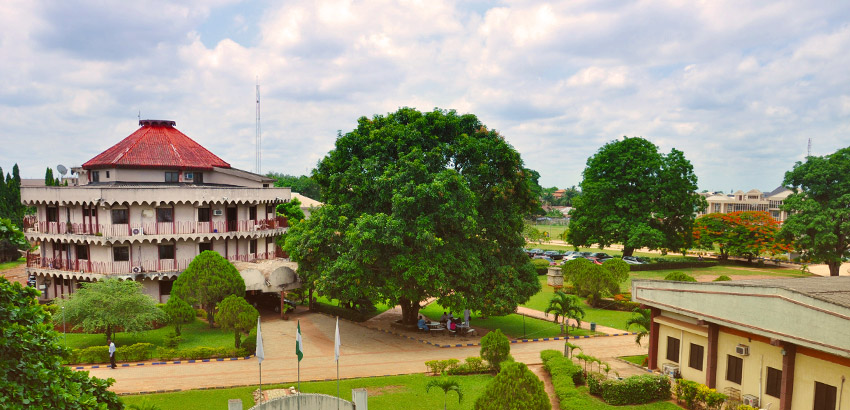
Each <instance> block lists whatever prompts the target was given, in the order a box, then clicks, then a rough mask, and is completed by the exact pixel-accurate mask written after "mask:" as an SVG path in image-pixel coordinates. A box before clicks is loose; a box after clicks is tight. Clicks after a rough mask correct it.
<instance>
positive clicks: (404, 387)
mask: <svg viewBox="0 0 850 410" xmlns="http://www.w3.org/2000/svg"><path fill="white" fill-rule="evenodd" d="M452 377H453V378H454V379H456V380H457V381H458V383H459V384H460V388H461V391H463V396H464V399H463V401H462V402H461V403H458V401H457V396H456V395H455V394H454V393H449V397H448V408H449V409H472V407H473V404H474V403H475V399H477V398H478V396H480V395H481V393H482V392H483V391H484V388H485V387H486V385H487V383H488V382H489V381H490V380H491V379H492V378H493V376H490V375H471V376H452ZM432 378H433V377H431V376H425V375H422V374H413V375H405V376H389V377H374V378H363V379H350V380H340V383H339V384H340V387H339V389H340V390H339V391H340V396H341V397H342V398H343V399H346V400H351V389H357V388H365V389H367V390H368V391H369V409H372V410H396V409H404V408H416V409H438V408H440V407H441V406H443V401H444V398H445V396H444V394H443V391H442V390H440V389H439V388H438V389H431V391H430V392H426V388H425V385H426V384H427V383H428V381H429V380H431V379H432ZM294 385H295V382H291V383H285V384H278V385H268V386H263V389H264V390H269V389H275V388H289V386H294ZM256 388H257V387H256V386H254V387H237V388H233V389H220V390H191V391H185V392H177V393H161V394H145V395H137V396H122V397H121V400H123V401H124V404H126V405H130V404H139V403H141V402H142V401H143V400H147V402H148V403H151V404H155V405H157V406H159V407H160V408H161V409H162V410H171V409H174V410H177V409H180V410H184V409H185V410H194V409H197V410H206V409H219V408H221V409H223V408H225V407H226V406H227V400H228V399H242V407H243V408H245V409H248V408H250V407H251V406H253V405H254V400H253V399H252V398H251V391H253V390H255V389H256ZM301 390H302V391H303V392H304V393H323V394H328V395H332V396H336V381H330V382H303V383H301Z"/></svg>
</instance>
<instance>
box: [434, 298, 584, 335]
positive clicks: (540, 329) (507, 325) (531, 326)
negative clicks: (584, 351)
mask: <svg viewBox="0 0 850 410" xmlns="http://www.w3.org/2000/svg"><path fill="white" fill-rule="evenodd" d="M443 311H444V310H443V308H442V307H441V306H440V305H438V304H436V303H431V304H430V305H428V306H426V307H425V308H424V309H422V310H420V311H419V313H420V314H422V315H425V316H426V317H428V318H430V319H431V320H434V321H437V320H440V316H442V315H443ZM469 322H470V325H471V326H472V327H473V328H475V327H481V328H485V329H490V330H494V329H501V330H502V333H504V334H505V335H507V336H508V337H509V338H514V339H520V338H523V334H524V335H525V338H526V339H533V338H541V337H556V336H563V335H562V334H561V327H560V326H559V325H558V324H557V323H553V322H552V321H548V320H541V319H537V318H532V317H525V320H524V326H523V316H522V315H518V314H509V315H505V316H491V317H488V318H487V319H481V318H474V317H473V318H471V319H470V321H469ZM523 330H525V332H523ZM591 334H599V332H591V331H589V330H585V329H572V328H571V329H570V336H585V335H591Z"/></svg>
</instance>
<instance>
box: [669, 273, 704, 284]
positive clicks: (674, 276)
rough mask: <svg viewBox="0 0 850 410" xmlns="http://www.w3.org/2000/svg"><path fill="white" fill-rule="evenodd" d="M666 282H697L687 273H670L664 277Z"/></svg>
mask: <svg viewBox="0 0 850 410" xmlns="http://www.w3.org/2000/svg"><path fill="white" fill-rule="evenodd" d="M664 280H672V281H676V282H696V281H697V280H696V279H694V277H693V276H691V275H688V274H687V273H685V272H670V273H668V274H667V276H665V277H664Z"/></svg>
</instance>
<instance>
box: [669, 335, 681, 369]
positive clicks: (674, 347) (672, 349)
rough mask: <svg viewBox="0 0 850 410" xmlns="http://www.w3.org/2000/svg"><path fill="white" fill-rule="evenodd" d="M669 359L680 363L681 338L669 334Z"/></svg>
mask: <svg viewBox="0 0 850 410" xmlns="http://www.w3.org/2000/svg"><path fill="white" fill-rule="evenodd" d="M667 360H669V361H671V362H674V363H679V339H676V338H675V337H670V336H667Z"/></svg>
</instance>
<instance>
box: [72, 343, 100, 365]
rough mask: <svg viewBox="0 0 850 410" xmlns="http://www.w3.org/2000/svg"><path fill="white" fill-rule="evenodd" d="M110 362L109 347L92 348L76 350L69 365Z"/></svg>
mask: <svg viewBox="0 0 850 410" xmlns="http://www.w3.org/2000/svg"><path fill="white" fill-rule="evenodd" d="M107 362H109V346H91V347H87V348H85V349H74V350H73V352H72V353H71V357H70V359H69V363H72V364H75V363H107Z"/></svg>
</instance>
